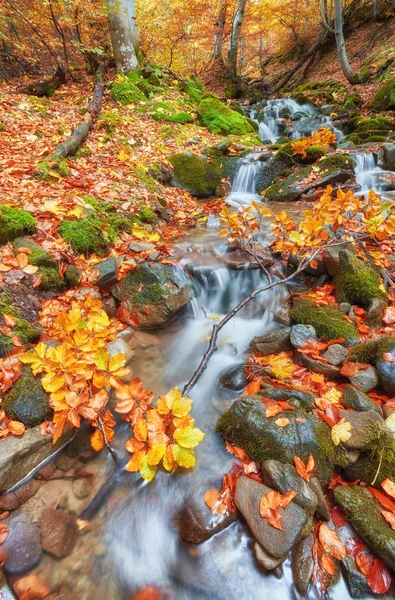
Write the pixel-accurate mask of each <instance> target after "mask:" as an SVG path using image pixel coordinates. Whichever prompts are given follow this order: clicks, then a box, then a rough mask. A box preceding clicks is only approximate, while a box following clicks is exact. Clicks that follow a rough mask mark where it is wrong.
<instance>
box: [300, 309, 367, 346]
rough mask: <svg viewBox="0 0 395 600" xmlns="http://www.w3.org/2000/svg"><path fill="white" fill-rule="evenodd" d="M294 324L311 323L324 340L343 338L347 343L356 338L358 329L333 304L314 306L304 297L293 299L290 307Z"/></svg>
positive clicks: (354, 340) (353, 341)
mask: <svg viewBox="0 0 395 600" xmlns="http://www.w3.org/2000/svg"><path fill="white" fill-rule="evenodd" d="M291 316H292V321H293V323H294V324H302V325H312V326H313V327H314V328H315V330H316V332H317V334H318V335H319V336H320V337H321V338H323V339H325V340H336V339H338V338H344V339H345V340H346V342H347V344H353V343H355V342H356V341H357V340H358V337H359V334H358V330H357V329H356V328H355V327H354V325H353V324H352V323H350V321H348V319H347V318H346V316H345V315H344V313H342V311H341V310H339V309H338V308H336V307H334V306H329V305H327V306H316V305H315V304H313V302H311V301H310V300H307V299H306V298H299V299H297V300H295V301H294V303H293V307H292V309H291Z"/></svg>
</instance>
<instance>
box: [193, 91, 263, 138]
mask: <svg viewBox="0 0 395 600" xmlns="http://www.w3.org/2000/svg"><path fill="white" fill-rule="evenodd" d="M197 112H198V115H199V120H200V122H201V124H202V125H204V126H205V127H207V129H209V130H210V131H211V132H212V133H216V134H220V135H245V134H251V133H255V130H254V128H253V127H252V125H251V124H250V123H249V122H248V120H247V119H246V117H245V116H244V115H241V114H240V113H238V112H236V111H234V110H231V109H230V108H228V107H227V106H226V104H224V103H223V102H221V101H220V100H217V99H216V98H206V99H205V100H202V102H201V103H200V104H199V106H198V109H197Z"/></svg>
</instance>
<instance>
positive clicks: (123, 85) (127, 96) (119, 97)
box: [111, 75, 147, 106]
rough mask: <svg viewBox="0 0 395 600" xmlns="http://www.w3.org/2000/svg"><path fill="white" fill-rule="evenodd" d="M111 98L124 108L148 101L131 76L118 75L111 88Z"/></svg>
mask: <svg viewBox="0 0 395 600" xmlns="http://www.w3.org/2000/svg"><path fill="white" fill-rule="evenodd" d="M111 96H112V97H113V98H114V100H116V101H117V102H120V103H121V104H123V105H124V106H127V105H128V104H134V103H135V102H141V101H143V100H146V99H147V98H146V95H145V93H144V92H143V91H141V90H140V89H139V88H138V87H137V81H131V78H130V77H129V76H124V75H118V76H117V78H116V80H115V81H114V83H113V84H112V86H111Z"/></svg>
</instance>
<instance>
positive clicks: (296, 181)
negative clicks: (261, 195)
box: [265, 167, 354, 202]
mask: <svg viewBox="0 0 395 600" xmlns="http://www.w3.org/2000/svg"><path fill="white" fill-rule="evenodd" d="M311 173H312V170H311V167H303V168H301V169H298V170H297V171H295V172H294V173H293V174H292V175H290V176H289V177H287V179H285V180H281V181H280V182H277V183H275V184H274V185H271V186H270V187H269V188H268V190H267V192H266V195H265V198H266V199H267V200H269V201H270V200H276V201H278V202H296V201H297V200H299V199H300V198H302V197H304V196H308V195H310V194H311V193H312V192H314V191H315V190H316V189H317V188H322V189H325V188H326V186H328V185H331V186H333V185H334V184H336V183H338V184H340V183H346V182H347V181H349V180H350V179H353V177H354V173H353V172H352V171H351V170H350V171H344V170H342V169H335V170H332V171H330V172H328V173H325V172H321V173H319V174H318V177H317V179H315V180H314V181H313V182H311V180H310V181H309V175H310V174H311Z"/></svg>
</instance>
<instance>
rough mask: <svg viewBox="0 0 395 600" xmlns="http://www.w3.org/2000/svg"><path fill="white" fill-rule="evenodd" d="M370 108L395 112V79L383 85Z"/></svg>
mask: <svg viewBox="0 0 395 600" xmlns="http://www.w3.org/2000/svg"><path fill="white" fill-rule="evenodd" d="M370 108H372V109H373V110H377V111H380V110H393V109H395V79H394V78H392V79H389V80H388V81H387V82H386V83H385V84H384V85H382V86H381V87H380V88H379V89H378V90H377V92H376V93H375V95H374V96H373V98H372V100H371V102H370Z"/></svg>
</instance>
